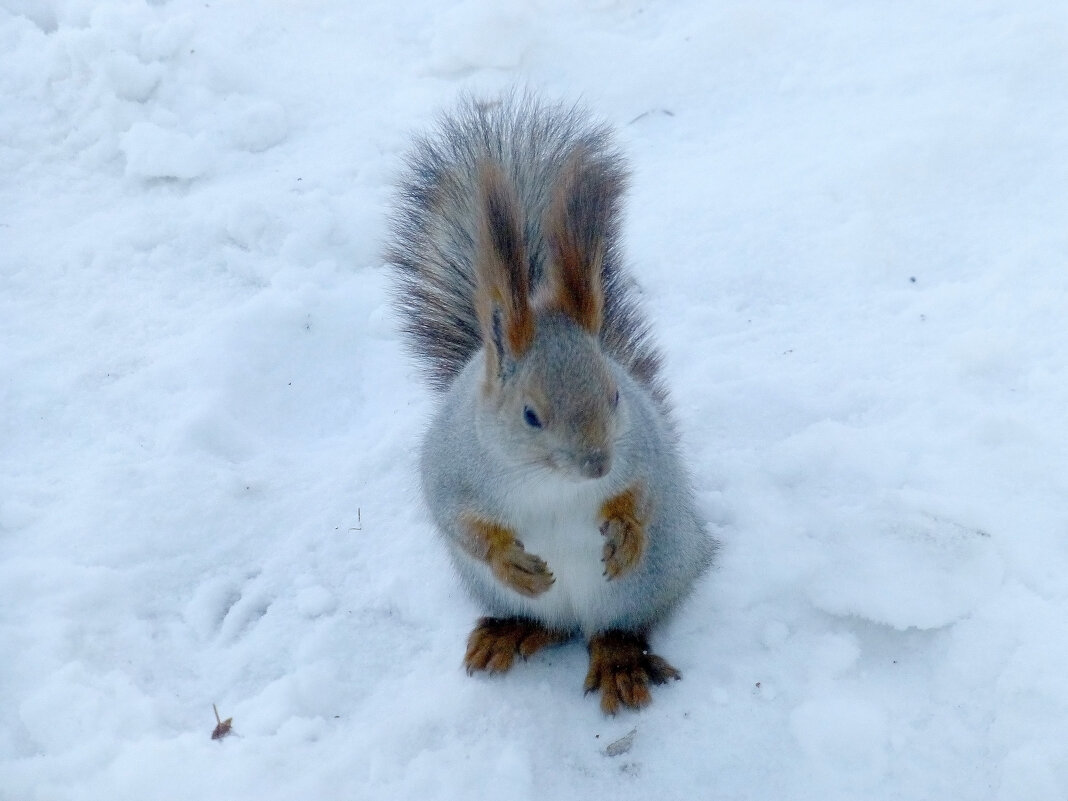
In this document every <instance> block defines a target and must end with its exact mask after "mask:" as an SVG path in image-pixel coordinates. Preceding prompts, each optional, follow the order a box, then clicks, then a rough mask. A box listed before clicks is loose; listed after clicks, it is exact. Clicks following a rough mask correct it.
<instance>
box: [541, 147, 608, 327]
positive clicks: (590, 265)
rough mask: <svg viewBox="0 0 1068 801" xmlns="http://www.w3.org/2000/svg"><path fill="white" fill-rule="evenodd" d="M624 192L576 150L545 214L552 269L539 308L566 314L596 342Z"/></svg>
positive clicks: (602, 314)
mask: <svg viewBox="0 0 1068 801" xmlns="http://www.w3.org/2000/svg"><path fill="white" fill-rule="evenodd" d="M620 190H621V187H620V185H619V179H618V178H617V177H615V176H613V175H612V174H610V173H608V172H607V171H606V170H605V169H604V167H603V166H602V165H598V164H595V163H591V162H590V160H589V158H588V157H587V154H586V151H585V150H584V149H583V148H577V149H576V150H575V152H574V153H572V155H571V157H570V159H569V160H568V162H567V165H566V166H565V167H564V169H563V171H562V172H561V175H560V178H559V180H558V181H557V184H556V187H555V189H554V191H553V199H552V202H551V203H550V204H549V208H548V210H547V211H546V213H545V222H544V229H545V236H546V239H547V240H548V242H549V260H548V261H549V263H548V265H547V269H546V280H545V284H544V287H543V289H542V290H541V291H539V293H538V299H537V302H538V305H539V306H540V307H542V308H546V309H555V310H557V311H561V312H563V313H564V314H566V315H567V316H568V317H570V318H571V319H572V320H574V321H575V322H576V323H578V324H579V325H580V326H582V327H583V328H584V329H586V331H588V332H589V333H590V334H593V335H594V336H596V335H597V334H598V333H599V332H600V330H601V322H602V319H603V316H604V284H603V281H602V276H601V266H602V263H603V261H604V251H605V246H606V242H607V239H608V234H609V226H610V225H611V224H612V219H613V216H614V213H615V205H616V202H617V198H618V197H619V193H620Z"/></svg>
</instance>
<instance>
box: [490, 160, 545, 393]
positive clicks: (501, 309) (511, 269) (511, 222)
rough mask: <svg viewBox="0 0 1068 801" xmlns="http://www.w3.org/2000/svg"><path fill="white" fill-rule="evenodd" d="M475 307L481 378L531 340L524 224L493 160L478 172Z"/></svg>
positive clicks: (503, 366) (501, 369) (503, 367)
mask: <svg viewBox="0 0 1068 801" xmlns="http://www.w3.org/2000/svg"><path fill="white" fill-rule="evenodd" d="M478 188H479V195H478V215H479V223H478V257H477V270H478V288H477V293H476V306H477V310H478V319H479V324H480V326H481V328H482V342H483V345H484V346H485V349H486V358H487V364H486V367H487V371H488V375H487V377H494V376H501V375H503V374H504V373H506V372H507V371H508V365H509V364H510V363H511V362H513V361H514V360H515V359H518V358H519V357H520V356H522V355H523V354H524V353H526V352H527V349H528V348H529V347H530V344H531V342H532V341H533V340H534V310H533V309H532V308H531V306H530V299H529V294H530V276H529V274H528V270H529V268H528V266H527V254H526V244H525V242H524V241H523V227H524V222H523V218H522V212H521V210H520V206H519V201H518V199H517V198H516V195H515V189H514V188H513V187H512V185H511V183H510V182H509V181H508V179H507V178H506V177H505V174H504V171H503V170H502V169H501V166H500V165H499V164H497V163H494V162H490V161H485V162H483V163H482V164H481V165H480V167H479V175H478Z"/></svg>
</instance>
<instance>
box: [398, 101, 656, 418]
mask: <svg viewBox="0 0 1068 801" xmlns="http://www.w3.org/2000/svg"><path fill="white" fill-rule="evenodd" d="M576 159H580V160H581V161H583V162H584V164H585V170H584V171H586V172H588V174H590V175H594V176H596V177H597V180H598V182H599V190H598V191H599V195H598V198H597V199H598V203H597V204H596V207H595V212H594V213H595V214H596V215H597V219H596V220H593V221H592V224H594V225H596V227H597V228H598V229H599V231H598V232H599V235H600V237H601V241H602V242H603V245H604V251H603V254H602V258H603V262H602V268H601V279H602V282H603V286H604V309H603V315H604V317H603V320H604V322H603V325H602V326H601V330H600V339H601V344H602V348H603V349H604V351H605V353H607V354H608V355H609V356H611V357H612V358H613V359H615V360H616V361H617V362H619V363H620V364H621V365H623V366H624V367H625V368H626V369H627V370H628V371H629V372H630V373H631V375H633V376H634V377H635V378H636V379H637V380H638V381H639V382H641V383H642V384H644V385H645V386H647V387H648V388H649V390H650V391H651V392H652V393H653V395H654V396H655V397H656V398H657V399H658V400H660V401H661V402H663V400H664V390H663V387H662V385H661V383H660V381H659V378H658V369H659V363H660V357H659V354H658V352H657V350H656V348H655V346H654V345H653V343H652V341H651V338H650V335H649V330H648V326H647V324H646V322H645V320H644V319H643V318H642V316H641V314H640V312H639V310H638V305H637V302H636V299H635V298H634V291H635V290H634V285H633V281H632V279H631V278H630V277H629V276H628V275H627V274H626V272H625V270H624V268H623V266H622V264H621V256H620V253H619V245H618V228H619V214H620V210H619V207H620V201H621V194H622V191H623V188H624V186H625V184H626V179H627V171H626V168H625V166H624V163H623V160H622V156H621V155H620V153H619V151H618V150H617V149H616V147H615V145H614V144H613V143H612V140H611V135H610V131H609V129H608V128H607V126H605V125H602V124H598V123H596V122H592V121H591V120H590V118H589V116H588V115H587V114H586V113H584V112H583V111H582V110H581V109H580V108H578V107H574V106H564V105H557V104H549V103H545V102H543V101H540V100H538V99H536V98H534V97H533V96H531V95H529V94H510V95H506V96H504V97H503V98H501V99H497V100H493V101H479V100H476V99H474V98H466V99H465V100H464V101H463V102H461V104H460V106H459V108H458V109H457V110H455V111H454V112H452V113H450V114H448V115H445V116H444V117H443V118H442V119H441V121H440V123H439V125H438V128H437V129H436V130H434V131H432V132H431V133H430V134H428V135H426V136H424V137H421V138H419V139H417V140H416V143H415V145H414V147H413V149H412V151H411V152H410V153H409V155H408V158H407V172H406V174H405V175H404V177H403V178H402V180H401V183H400V187H399V197H398V200H397V203H396V208H395V211H394V217H393V219H392V222H391V241H390V243H389V246H388V249H387V252H386V258H387V261H388V262H389V263H391V264H392V265H393V266H394V267H395V268H396V270H397V272H398V275H399V285H398V289H397V292H396V304H397V307H398V309H399V310H400V312H401V317H402V320H403V325H404V328H405V330H406V332H407V333H408V335H409V336H410V345H411V348H412V350H413V351H414V352H415V354H416V356H417V357H418V358H419V360H420V362H421V363H422V364H423V366H424V368H425V370H426V372H427V374H428V376H429V378H430V381H431V383H432V384H433V385H434V387H435V388H438V389H445V388H446V387H447V386H448V385H449V383H450V382H451V381H452V379H453V377H454V376H455V375H456V374H457V373H459V372H460V370H461V369H463V367H464V365H466V364H467V362H468V361H469V360H470V359H471V357H472V356H473V355H474V353H475V352H476V351H477V350H478V349H479V348H480V347H482V344H483V343H482V338H481V334H480V330H481V329H480V327H479V319H478V313H477V311H476V304H475V297H476V281H477V267H476V265H477V259H478V253H477V248H478V243H479V225H480V219H482V215H483V211H484V210H483V209H480V208H479V207H478V206H479V204H480V202H481V193H480V191H479V182H480V173H481V171H482V168H483V166H484V165H485V164H486V163H487V162H491V163H496V164H499V165H500V168H501V171H502V172H503V174H504V176H506V177H507V179H508V180H509V181H510V182H511V184H512V188H513V189H514V191H515V197H516V199H517V201H518V204H519V208H520V211H521V216H522V220H523V222H522V225H523V236H524V239H525V243H524V244H525V246H526V257H527V260H528V264H529V285H530V288H531V295H533V294H534V292H536V290H537V289H538V287H539V286H540V284H541V282H542V278H543V275H544V273H545V270H544V266H545V261H546V259H547V258H549V257H550V256H551V253H552V250H551V248H550V243H549V242H548V241H547V236H546V233H545V232H544V231H543V230H542V226H543V222H544V221H545V217H546V212H547V210H548V209H549V208H550V206H551V204H552V203H553V201H554V197H555V196H556V194H557V188H558V184H559V182H560V181H562V180H564V179H565V176H566V174H567V173H568V171H569V166H570V168H571V171H572V172H573V171H574V163H575V160H576ZM580 199H581V198H580ZM587 211H588V210H587ZM576 233H577V234H578V235H581V233H582V232H576Z"/></svg>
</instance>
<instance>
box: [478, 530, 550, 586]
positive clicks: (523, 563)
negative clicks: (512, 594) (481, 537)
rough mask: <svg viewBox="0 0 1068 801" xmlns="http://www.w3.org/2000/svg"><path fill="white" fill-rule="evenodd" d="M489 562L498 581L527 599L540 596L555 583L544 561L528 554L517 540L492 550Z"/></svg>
mask: <svg viewBox="0 0 1068 801" xmlns="http://www.w3.org/2000/svg"><path fill="white" fill-rule="evenodd" d="M489 562H490V567H491V568H493V575H495V576H496V577H497V580H498V581H500V582H501V583H502V584H504V585H505V586H506V587H511V588H512V589H513V590H515V591H516V592H518V593H519V594H520V595H525V596H527V597H528V598H535V597H537V596H539V595H541V594H542V593H543V592H545V591H546V590H548V589H549V588H550V587H551V586H553V582H555V581H556V578H555V577H554V576H553V574H552V572H550V570H549V566H548V565H547V564H545V560H544V559H542V558H541V557H540V556H535V555H534V554H532V553H528V552H527V551H526V550H525V549H524V548H523V543H521V542H520V541H519V540H513V541H512V542H510V543H508V544H507V545H504V546H503V547H499V548H494V549H492V550H491V552H490V559H489Z"/></svg>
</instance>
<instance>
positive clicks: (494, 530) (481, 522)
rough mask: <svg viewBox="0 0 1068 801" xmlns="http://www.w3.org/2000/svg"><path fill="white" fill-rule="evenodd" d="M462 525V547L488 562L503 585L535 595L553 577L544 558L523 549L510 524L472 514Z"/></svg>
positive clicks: (547, 585)
mask: <svg viewBox="0 0 1068 801" xmlns="http://www.w3.org/2000/svg"><path fill="white" fill-rule="evenodd" d="M462 525H463V528H464V531H465V532H466V533H467V535H468V536H467V537H466V538H465V542H464V548H465V550H467V552H468V553H470V554H471V555H472V556H474V557H475V558H476V559H481V560H482V561H484V562H486V563H487V564H489V566H490V568H491V569H492V570H493V575H494V576H496V578H497V580H498V581H499V582H501V584H503V585H504V586H506V587H509V588H510V589H512V590H515V591H516V592H518V593H519V594H520V595H525V596H527V597H528V598H534V597H536V596H538V595H541V594H542V593H543V592H545V591H546V590H548V589H549V588H550V587H551V586H552V585H553V582H555V581H556V579H555V578H554V577H553V574H552V572H551V571H550V570H549V566H548V565H546V564H545V560H543V559H542V558H541V557H539V556H536V555H534V554H532V553H529V552H528V551H527V550H526V549H524V548H523V543H521V542H520V541H519V539H518V538H517V537H516V535H515V532H514V531H512V530H511V529H510V528H506V527H505V526H501V525H499V524H497V523H494V522H492V521H490V520H486V519H484V518H480V517H475V516H473V515H472V516H468V517H465V518H464V519H463V520H462Z"/></svg>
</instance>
